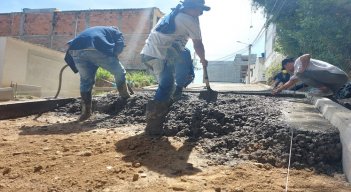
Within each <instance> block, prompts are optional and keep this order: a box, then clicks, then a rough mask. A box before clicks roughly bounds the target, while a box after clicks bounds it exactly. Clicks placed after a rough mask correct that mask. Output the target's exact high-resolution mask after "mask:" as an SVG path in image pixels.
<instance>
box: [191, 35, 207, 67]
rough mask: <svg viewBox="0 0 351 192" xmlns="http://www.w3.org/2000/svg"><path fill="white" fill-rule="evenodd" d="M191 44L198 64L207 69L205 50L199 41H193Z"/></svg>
mask: <svg viewBox="0 0 351 192" xmlns="http://www.w3.org/2000/svg"><path fill="white" fill-rule="evenodd" d="M193 44H194V49H195V52H196V54H197V55H198V56H199V58H200V62H201V63H202V66H204V67H207V63H208V61H207V60H206V58H205V48H204V45H203V43H202V40H201V39H193Z"/></svg>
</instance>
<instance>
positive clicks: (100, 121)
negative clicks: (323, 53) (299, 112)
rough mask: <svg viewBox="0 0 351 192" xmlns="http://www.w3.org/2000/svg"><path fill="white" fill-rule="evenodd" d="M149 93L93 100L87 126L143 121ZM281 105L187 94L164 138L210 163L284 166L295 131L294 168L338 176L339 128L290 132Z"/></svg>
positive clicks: (75, 108) (70, 108) (65, 112)
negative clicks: (182, 141)
mask: <svg viewBox="0 0 351 192" xmlns="http://www.w3.org/2000/svg"><path fill="white" fill-rule="evenodd" d="M151 95H152V94H151V93H148V92H139V93H138V94H137V95H136V96H135V97H133V98H130V99H128V100H123V99H121V98H119V97H118V96H117V95H115V94H109V95H106V96H101V97H94V102H93V109H94V111H95V112H94V113H95V115H94V117H93V118H92V119H91V120H89V121H88V122H87V124H86V126H91V127H94V128H95V129H96V128H99V127H101V128H108V127H116V126H117V127H118V126H125V125H128V124H138V123H145V106H146V103H147V101H148V100H149V99H151V98H152V96H151ZM282 101H283V99H282V98H276V97H264V96H254V95H235V94H219V97H218V100H217V101H216V102H211V103H208V102H206V101H203V100H199V99H198V94H194V93H186V94H184V95H183V99H182V100H180V101H177V102H175V103H173V104H172V106H171V107H170V111H169V113H168V115H167V117H166V121H165V123H164V129H165V134H166V136H177V137H184V138H186V139H187V140H188V141H189V142H194V143H197V144H200V145H201V147H202V150H203V155H204V156H206V157H207V158H209V159H211V160H212V162H213V164H220V165H223V164H231V163H235V162H236V161H240V160H252V161H255V162H259V163H269V164H271V165H273V166H276V167H286V166H287V163H288V159H289V150H290V139H291V131H293V132H294V136H293V144H294V145H293V147H292V154H293V156H292V159H291V163H292V167H294V168H298V169H303V168H310V169H315V170H316V171H318V172H322V173H326V174H333V173H335V172H341V144H340V139H339V132H338V130H337V129H336V128H331V129H330V130H328V131H306V130H303V129H299V128H296V127H294V128H292V127H291V126H290V125H289V124H287V123H286V122H285V121H284V119H283V116H282V113H281V108H280V106H281V102H282ZM56 112H58V113H60V115H62V116H70V115H71V114H79V113H80V105H79V101H78V100H77V101H76V102H74V103H71V104H69V105H66V106H65V107H62V108H60V109H58V110H56Z"/></svg>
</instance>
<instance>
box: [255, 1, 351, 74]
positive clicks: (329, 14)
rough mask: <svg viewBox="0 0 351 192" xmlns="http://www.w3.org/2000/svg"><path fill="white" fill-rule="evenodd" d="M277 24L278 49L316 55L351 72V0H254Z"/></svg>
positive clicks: (314, 56) (287, 53)
mask: <svg viewBox="0 0 351 192" xmlns="http://www.w3.org/2000/svg"><path fill="white" fill-rule="evenodd" d="M252 2H253V5H255V6H256V7H262V8H263V9H264V11H265V14H266V17H267V21H268V22H267V24H269V23H274V24H275V25H276V27H277V41H276V45H275V50H276V51H277V52H280V53H282V54H284V55H288V56H292V57H297V56H299V55H301V54H304V53H310V54H311V55H312V57H313V58H316V59H320V60H323V61H327V62H329V63H332V64H334V65H336V66H338V67H340V68H342V69H343V70H345V71H347V72H349V73H350V72H351V0H252Z"/></svg>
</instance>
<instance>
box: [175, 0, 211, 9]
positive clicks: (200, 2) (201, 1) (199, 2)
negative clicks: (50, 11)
mask: <svg viewBox="0 0 351 192" xmlns="http://www.w3.org/2000/svg"><path fill="white" fill-rule="evenodd" d="M181 3H182V8H197V7H201V8H202V10H204V11H209V10H210V9H211V8H210V7H209V6H206V5H205V0H184V1H181Z"/></svg>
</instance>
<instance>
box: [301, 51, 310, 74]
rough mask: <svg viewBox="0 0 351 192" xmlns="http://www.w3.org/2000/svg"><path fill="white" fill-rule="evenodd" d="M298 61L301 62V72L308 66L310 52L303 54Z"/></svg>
mask: <svg viewBox="0 0 351 192" xmlns="http://www.w3.org/2000/svg"><path fill="white" fill-rule="evenodd" d="M300 61H301V63H302V67H301V69H300V70H299V72H300V73H303V72H304V71H305V70H306V68H307V67H308V65H309V64H310V61H311V55H310V54H304V55H302V56H301V57H300Z"/></svg>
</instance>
